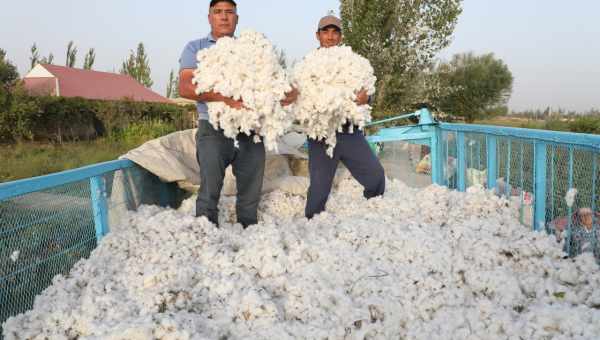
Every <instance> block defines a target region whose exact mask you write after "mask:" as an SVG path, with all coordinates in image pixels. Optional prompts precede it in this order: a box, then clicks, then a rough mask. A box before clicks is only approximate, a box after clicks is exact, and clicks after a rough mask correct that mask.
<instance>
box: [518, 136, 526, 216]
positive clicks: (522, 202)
mask: <svg viewBox="0 0 600 340" xmlns="http://www.w3.org/2000/svg"><path fill="white" fill-rule="evenodd" d="M519 163H520V170H521V172H520V176H521V178H520V185H521V187H520V189H521V206H520V209H519V215H520V216H519V217H520V219H521V224H525V223H524V217H523V209H524V208H525V207H524V199H525V187H524V186H523V143H522V142H521V150H520V155H519Z"/></svg>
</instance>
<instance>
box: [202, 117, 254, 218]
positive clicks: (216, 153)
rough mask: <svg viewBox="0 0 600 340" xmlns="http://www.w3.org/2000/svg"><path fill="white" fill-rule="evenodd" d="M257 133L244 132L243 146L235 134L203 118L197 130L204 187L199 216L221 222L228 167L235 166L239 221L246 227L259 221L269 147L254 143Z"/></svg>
mask: <svg viewBox="0 0 600 340" xmlns="http://www.w3.org/2000/svg"><path fill="white" fill-rule="evenodd" d="M252 139H253V136H247V135H245V134H240V135H238V137H237V140H238V143H239V148H235V146H234V142H233V140H232V139H231V138H227V137H225V136H224V135H223V132H222V131H219V130H215V129H214V128H213V127H212V125H211V124H210V123H209V122H208V121H207V120H201V121H200V122H199V124H198V132H197V133H196V147H197V151H196V158H197V159H198V164H199V165H200V191H199V192H198V200H197V201H196V216H198V217H199V216H206V217H207V218H208V219H209V220H210V221H211V222H213V223H214V224H216V225H217V226H218V224H219V209H218V204H219V198H220V196H221V189H222V188H223V180H224V178H225V169H227V167H228V166H229V165H232V166H233V174H234V175H235V179H236V185H237V201H236V213H237V221H238V222H239V223H240V224H242V225H243V226H244V227H248V226H249V225H253V224H256V223H257V222H258V217H257V210H258V203H259V202H260V194H261V190H262V184H263V175H264V172H265V147H264V144H263V143H258V144H257V143H254V141H253V140H252Z"/></svg>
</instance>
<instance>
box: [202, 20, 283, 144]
mask: <svg viewBox="0 0 600 340" xmlns="http://www.w3.org/2000/svg"><path fill="white" fill-rule="evenodd" d="M197 58H198V68H197V69H196V70H195V72H194V78H193V79H192V82H193V83H194V84H196V93H197V94H200V93H205V92H210V91H214V92H217V93H220V94H222V95H223V96H226V97H231V98H233V99H235V100H239V99H242V100H243V102H244V106H245V108H243V109H241V110H237V109H234V108H231V107H230V106H228V105H226V104H225V103H223V102H209V103H207V104H208V112H209V119H210V123H211V124H212V125H213V127H215V128H220V129H223V132H224V134H225V136H227V137H229V138H232V139H235V138H236V136H237V135H238V134H239V133H244V134H247V135H251V133H252V132H253V131H254V132H255V133H256V134H257V135H258V136H262V137H264V143H265V147H266V148H267V149H269V150H275V149H276V147H277V144H276V139H277V138H278V137H279V136H281V135H283V134H284V133H285V131H286V130H287V128H288V127H289V126H290V125H291V123H292V116H291V114H290V113H288V112H286V110H284V109H283V108H282V106H281V104H280V101H281V100H282V99H284V98H285V93H286V92H289V91H290V90H291V87H290V84H289V82H288V80H287V76H286V73H285V71H284V69H283V68H282V67H281V65H280V64H279V61H278V58H277V55H276V53H275V50H274V48H273V45H271V43H270V42H269V41H268V40H267V38H266V37H265V36H264V35H262V34H261V33H258V32H255V31H252V30H246V31H243V32H242V33H241V34H240V37H239V38H237V39H234V38H230V37H223V38H221V39H219V40H218V41H217V43H216V45H214V46H213V47H211V48H208V49H204V50H201V51H200V52H198V56H197ZM258 136H255V138H254V141H255V142H259V141H260V139H259V138H258Z"/></svg>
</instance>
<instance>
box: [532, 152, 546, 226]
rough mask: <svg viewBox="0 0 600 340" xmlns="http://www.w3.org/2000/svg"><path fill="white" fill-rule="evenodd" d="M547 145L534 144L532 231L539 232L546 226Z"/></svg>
mask: <svg viewBox="0 0 600 340" xmlns="http://www.w3.org/2000/svg"><path fill="white" fill-rule="evenodd" d="M546 146H547V144H546V143H545V142H542V141H539V142H536V143H535V144H534V154H535V159H534V160H533V167H534V178H535V182H534V191H535V194H534V199H535V201H534V216H533V229H534V230H537V231H541V230H542V228H545V226H546V165H547V164H546V162H547V150H546Z"/></svg>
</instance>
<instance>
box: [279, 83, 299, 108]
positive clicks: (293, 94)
mask: <svg viewBox="0 0 600 340" xmlns="http://www.w3.org/2000/svg"><path fill="white" fill-rule="evenodd" d="M299 94H300V92H298V89H297V88H295V87H292V90H291V91H290V92H287V93H286V94H285V98H284V99H283V100H282V101H280V103H281V106H288V105H291V104H293V103H294V102H295V101H296V100H298V95H299Z"/></svg>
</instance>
